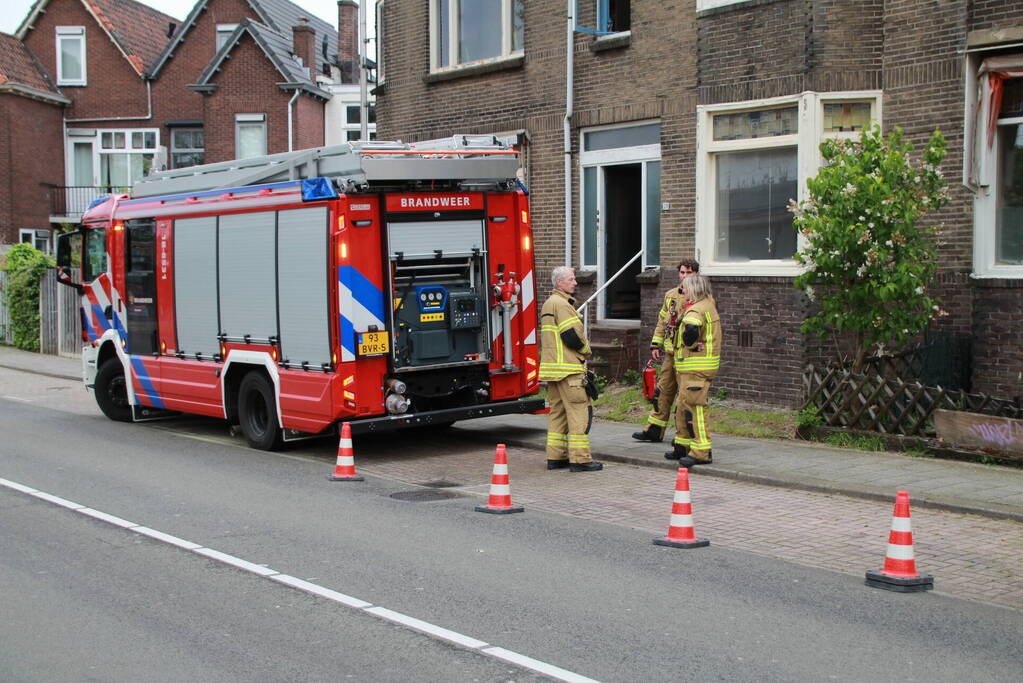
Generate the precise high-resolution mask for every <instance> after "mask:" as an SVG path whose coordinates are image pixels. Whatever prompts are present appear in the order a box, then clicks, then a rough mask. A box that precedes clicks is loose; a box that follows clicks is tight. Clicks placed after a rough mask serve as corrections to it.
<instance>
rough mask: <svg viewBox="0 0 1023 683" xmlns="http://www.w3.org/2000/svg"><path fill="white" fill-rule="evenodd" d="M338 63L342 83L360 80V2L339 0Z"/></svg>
mask: <svg viewBox="0 0 1023 683" xmlns="http://www.w3.org/2000/svg"><path fill="white" fill-rule="evenodd" d="M337 65H338V67H340V69H341V82H342V83H358V82H359V3H357V2H356V1H355V0H338V3H337Z"/></svg>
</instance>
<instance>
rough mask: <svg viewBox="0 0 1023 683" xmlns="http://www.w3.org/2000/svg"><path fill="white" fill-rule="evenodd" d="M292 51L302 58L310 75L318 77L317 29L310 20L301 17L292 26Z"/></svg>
mask: <svg viewBox="0 0 1023 683" xmlns="http://www.w3.org/2000/svg"><path fill="white" fill-rule="evenodd" d="M291 46H292V47H291V51H292V52H294V53H295V56H296V57H299V58H300V59H301V60H302V66H304V67H306V68H307V69H309V77H310V78H316V73H317V71H318V70H317V68H316V31H314V30H313V27H312V26H310V25H309V20H308V19H307V18H305V17H299V18H298V23H297V24H295V25H294V26H292V27H291Z"/></svg>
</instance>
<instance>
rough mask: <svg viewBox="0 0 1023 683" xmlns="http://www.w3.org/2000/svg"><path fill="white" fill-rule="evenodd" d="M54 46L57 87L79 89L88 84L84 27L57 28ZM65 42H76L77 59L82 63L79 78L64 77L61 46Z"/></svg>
mask: <svg viewBox="0 0 1023 683" xmlns="http://www.w3.org/2000/svg"><path fill="white" fill-rule="evenodd" d="M54 31H55V36H56V38H55V41H54V42H55V44H56V51H57V85H59V86H62V85H66V86H74V87H81V86H86V85H88V84H89V75H88V74H89V71H88V65H87V63H86V39H85V38H86V36H85V27H84V26H57V27H56V28H55V29H54ZM65 42H77V43H78V45H79V57H80V59H81V63H82V75H81V77H80V78H65V77H64V57H63V52H64V50H63V46H64V43H65Z"/></svg>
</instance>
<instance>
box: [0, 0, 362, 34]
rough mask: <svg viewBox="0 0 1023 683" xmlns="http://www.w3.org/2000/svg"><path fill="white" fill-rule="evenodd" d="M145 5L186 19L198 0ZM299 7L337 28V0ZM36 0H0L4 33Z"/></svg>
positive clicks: (304, 0)
mask: <svg viewBox="0 0 1023 683" xmlns="http://www.w3.org/2000/svg"><path fill="white" fill-rule="evenodd" d="M139 1H140V2H142V4H143V5H149V6H150V7H154V8H156V9H158V10H160V11H161V12H163V13H164V14H169V15H171V16H172V17H174V18H175V19H179V20H180V19H184V18H185V16H187V15H188V12H189V11H190V10H191V9H192V7H194V6H195V3H196V0H139ZM291 1H292V2H293V3H295V4H296V5H298V6H299V7H301V8H303V9H305V10H308V11H309V13H310V14H313V15H315V16H317V17H319V18H320V19H323V20H324V21H327V22H329V23H330V25H331V26H333V27H334V28H337V0H291ZM367 2H368V3H369V4H368V5H367V7H368V8H369V10H370V11H369V13H368V15H367V22H368V23H369V25H370V28H369V34H370V36H372V35H373V29H372V24H373V11H372V8H373V6H374V4H375V0H367ZM34 3H35V0H0V31H2V32H3V33H14V32H15V31H17V30H18V26H20V25H21V22H22V21H23V20H24V19H25V17H26V16H27V15H28V11H29V9H30V8H31V7H32V5H33V4H34Z"/></svg>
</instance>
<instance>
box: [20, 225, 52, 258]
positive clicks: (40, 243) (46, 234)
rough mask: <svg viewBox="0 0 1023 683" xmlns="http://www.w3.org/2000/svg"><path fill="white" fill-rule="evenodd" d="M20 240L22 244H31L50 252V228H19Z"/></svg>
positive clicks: (42, 250)
mask: <svg viewBox="0 0 1023 683" xmlns="http://www.w3.org/2000/svg"><path fill="white" fill-rule="evenodd" d="M18 241H19V242H21V243H22V244H30V245H32V247H33V248H35V249H38V250H39V251H41V252H43V253H44V254H49V253H50V231H49V230H19V231H18Z"/></svg>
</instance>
